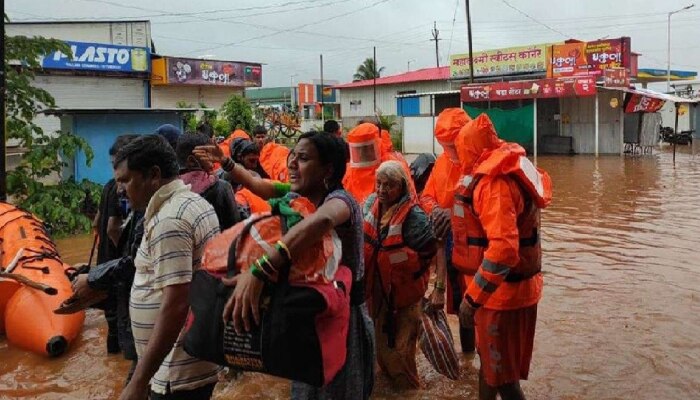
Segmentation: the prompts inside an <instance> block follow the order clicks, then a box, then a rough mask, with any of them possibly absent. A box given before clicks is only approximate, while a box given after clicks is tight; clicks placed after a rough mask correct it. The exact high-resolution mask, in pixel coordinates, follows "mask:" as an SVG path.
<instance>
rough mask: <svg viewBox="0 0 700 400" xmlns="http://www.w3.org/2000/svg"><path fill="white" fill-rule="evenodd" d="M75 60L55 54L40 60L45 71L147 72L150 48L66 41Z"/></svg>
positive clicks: (58, 52) (149, 62) (59, 53)
mask: <svg viewBox="0 0 700 400" xmlns="http://www.w3.org/2000/svg"><path fill="white" fill-rule="evenodd" d="M65 43H66V44H67V45H68V46H69V47H70V49H71V52H72V53H73V57H68V55H66V54H63V53H62V52H60V51H55V52H52V53H49V54H47V55H45V56H44V57H43V58H42V59H41V67H42V68H45V69H70V70H91V71H108V72H130V73H138V72H148V70H149V68H150V65H151V61H150V55H151V54H150V52H149V50H148V48H147V47H132V46H119V45H114V44H103V43H84V42H71V41H66V42H65Z"/></svg>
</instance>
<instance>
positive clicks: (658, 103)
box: [601, 88, 700, 113]
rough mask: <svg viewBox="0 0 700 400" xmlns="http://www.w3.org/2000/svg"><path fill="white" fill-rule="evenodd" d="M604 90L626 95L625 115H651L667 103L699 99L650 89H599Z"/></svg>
mask: <svg viewBox="0 0 700 400" xmlns="http://www.w3.org/2000/svg"><path fill="white" fill-rule="evenodd" d="M601 89H605V90H617V91H620V92H624V93H626V95H625V102H624V107H625V112H626V113H638V112H641V113H653V112H657V111H659V110H660V109H661V107H663V106H664V104H665V103H666V102H667V101H671V102H674V103H700V98H695V99H689V98H687V97H680V96H676V95H673V94H668V93H661V92H655V91H653V90H650V89H635V88H601Z"/></svg>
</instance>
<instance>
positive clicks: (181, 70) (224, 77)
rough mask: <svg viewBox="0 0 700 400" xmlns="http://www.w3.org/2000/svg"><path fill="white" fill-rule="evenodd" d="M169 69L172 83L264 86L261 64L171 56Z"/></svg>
mask: <svg viewBox="0 0 700 400" xmlns="http://www.w3.org/2000/svg"><path fill="white" fill-rule="evenodd" d="M167 70H168V71H167V75H168V83H169V84H171V85H211V86H233V87H260V86H262V66H261V65H260V64H249V63H241V62H229V61H209V60H198V59H192V58H170V57H169V58H168V59H167Z"/></svg>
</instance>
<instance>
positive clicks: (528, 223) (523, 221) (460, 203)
mask: <svg viewBox="0 0 700 400" xmlns="http://www.w3.org/2000/svg"><path fill="white" fill-rule="evenodd" d="M479 180H480V177H477V178H475V179H473V178H472V177H471V176H469V175H466V176H463V177H462V180H461V181H460V183H459V185H458V186H457V191H456V193H455V204H454V206H453V208H452V235H453V238H454V246H453V248H452V264H453V265H454V266H455V268H457V269H458V270H459V271H460V272H462V273H464V274H467V275H474V274H475V273H476V271H477V270H478V269H479V267H480V266H481V262H482V261H483V259H484V250H485V249H486V248H487V247H488V245H489V240H488V239H487V238H486V233H485V232H484V228H483V227H482V226H481V222H480V221H479V216H478V215H477V214H476V212H475V211H474V204H473V198H474V189H475V188H476V186H477V185H478V183H479ZM524 198H525V211H524V212H523V214H522V215H520V216H518V232H519V235H520V255H521V257H520V260H521V263H520V265H518V267H516V269H514V270H511V272H510V274H509V278H510V279H508V278H506V281H509V280H512V279H516V277H519V279H520V280H522V277H523V276H524V275H532V274H534V273H537V272H539V270H540V241H539V219H540V218H539V216H540V211H539V209H538V208H537V207H536V205H535V204H534V203H533V202H532V201H531V200H530V196H529V195H524ZM516 270H518V272H520V274H515V272H516ZM521 270H522V271H521Z"/></svg>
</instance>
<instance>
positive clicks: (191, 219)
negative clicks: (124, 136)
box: [114, 135, 219, 400]
mask: <svg viewBox="0 0 700 400" xmlns="http://www.w3.org/2000/svg"><path fill="white" fill-rule="evenodd" d="M114 167H115V179H116V181H117V183H118V184H119V185H121V186H122V187H123V188H124V190H125V191H126V194H127V197H128V198H129V202H130V204H131V206H132V208H134V209H136V210H142V211H144V212H145V216H144V236H143V241H142V242H141V246H140V247H139V249H138V252H137V255H136V259H135V260H134V264H135V266H136V275H135V277H134V284H133V286H132V289H131V300H130V302H129V311H130V314H131V324H132V330H133V334H134V341H135V343H136V352H137V354H138V364H137V366H136V370H135V371H134V375H133V377H132V379H131V381H130V382H129V384H128V385H127V386H126V388H125V389H124V391H123V392H122V395H121V397H120V399H122V400H126V399H146V398H147V397H148V396H149V395H150V398H151V399H170V400H173V399H184V398H186V399H194V400H197V399H209V398H210V397H211V394H212V391H213V390H214V386H215V385H216V381H217V375H218V371H219V367H218V366H216V365H214V364H211V363H208V362H204V361H200V360H198V359H196V358H193V357H191V356H189V355H188V354H187V353H185V351H184V350H183V348H182V342H181V340H182V337H181V336H182V333H181V331H182V327H183V325H184V323H185V319H186V317H187V311H188V307H189V305H188V295H189V286H190V281H191V280H192V274H193V272H194V271H195V270H196V269H197V268H199V265H200V261H201V256H202V251H203V248H204V244H205V243H206V241H207V240H208V239H210V238H211V237H213V236H214V235H216V234H217V233H218V232H219V222H218V220H217V217H216V213H215V212H214V209H213V207H212V206H211V205H210V204H209V203H208V202H207V201H206V200H204V199H203V198H202V197H201V196H199V195H198V194H196V193H193V192H191V191H190V188H189V186H187V185H185V184H184V183H183V182H182V180H180V179H179V178H178V171H179V166H178V163H177V160H176V155H175V152H174V151H173V149H172V148H171V147H170V145H169V144H168V143H167V142H166V141H165V140H164V139H163V138H161V137H159V136H155V135H146V136H142V137H139V138H138V139H135V140H134V141H132V142H131V143H130V144H129V145H127V146H125V147H124V148H123V149H122V150H120V151H119V153H118V154H117V156H116V159H115V161H114ZM149 391H150V394H149Z"/></svg>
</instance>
